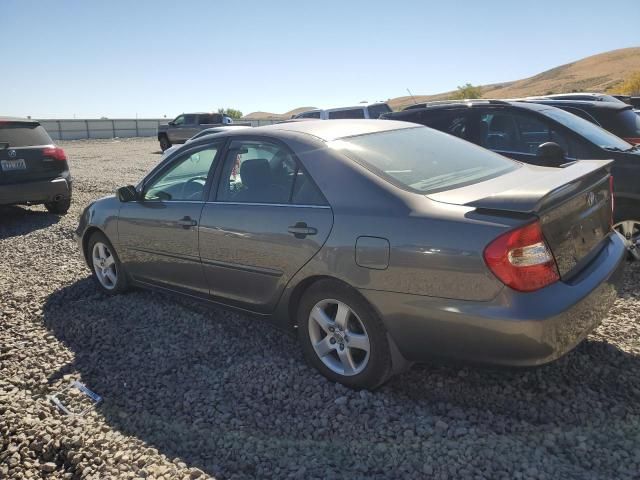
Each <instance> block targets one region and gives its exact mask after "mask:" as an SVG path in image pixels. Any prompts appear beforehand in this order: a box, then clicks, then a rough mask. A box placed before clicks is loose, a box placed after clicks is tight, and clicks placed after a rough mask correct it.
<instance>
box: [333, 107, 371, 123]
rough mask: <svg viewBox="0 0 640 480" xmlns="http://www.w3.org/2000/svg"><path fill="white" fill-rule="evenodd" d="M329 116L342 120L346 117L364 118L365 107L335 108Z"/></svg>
mask: <svg viewBox="0 0 640 480" xmlns="http://www.w3.org/2000/svg"><path fill="white" fill-rule="evenodd" d="M328 118H329V119H331V120H340V119H346V118H364V109H363V108H352V109H350V110H335V111H333V112H329V113H328Z"/></svg>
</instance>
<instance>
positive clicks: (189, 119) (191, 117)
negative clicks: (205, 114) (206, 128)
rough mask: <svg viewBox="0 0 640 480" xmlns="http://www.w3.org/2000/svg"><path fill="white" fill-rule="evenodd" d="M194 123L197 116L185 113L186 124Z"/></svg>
mask: <svg viewBox="0 0 640 480" xmlns="http://www.w3.org/2000/svg"><path fill="white" fill-rule="evenodd" d="M194 123H196V116H195V115H185V116H184V124H185V125H193V124H194Z"/></svg>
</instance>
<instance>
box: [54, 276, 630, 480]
mask: <svg viewBox="0 0 640 480" xmlns="http://www.w3.org/2000/svg"><path fill="white" fill-rule="evenodd" d="M44 317H45V322H46V325H47V326H48V328H49V329H50V330H51V331H52V332H53V334H54V335H55V336H56V337H57V338H58V339H59V340H61V341H62V342H64V343H65V344H66V345H67V346H68V347H69V348H70V349H71V350H72V351H73V352H74V354H75V360H74V362H73V363H72V364H69V365H67V366H65V367H63V368H62V369H61V370H60V371H58V372H55V373H52V375H51V377H50V379H49V380H50V382H53V381H55V380H56V379H59V378H60V377H61V376H62V375H64V374H67V373H75V372H77V373H79V374H80V376H81V378H82V381H83V382H85V383H86V384H87V386H88V387H89V388H90V389H92V390H94V391H95V392H97V393H99V394H100V395H102V396H103V397H104V403H103V404H102V406H101V407H99V408H100V413H101V414H102V415H103V416H104V418H105V419H106V421H107V422H108V423H109V424H110V425H111V426H112V427H113V428H116V429H118V430H120V431H122V432H124V433H126V434H128V435H132V436H136V437H137V438H139V439H141V440H143V441H145V442H148V443H149V444H150V445H151V446H153V447H155V448H157V449H158V450H159V451H160V453H163V454H165V455H166V456H167V457H168V458H169V459H173V458H175V457H180V458H181V459H182V460H183V461H185V462H186V463H187V464H188V465H189V466H192V467H198V468H201V469H203V470H204V471H205V472H207V473H208V474H210V475H214V476H220V477H221V478H229V477H230V476H232V475H233V474H235V475H236V476H239V477H272V478H273V477H275V478H281V477H286V476H289V475H291V476H293V477H298V478H308V477H319V478H337V477H341V478H342V477H349V476H351V477H354V478H364V477H368V478H375V477H386V476H389V475H390V473H391V472H394V475H393V476H394V477H395V478H403V477H404V478H416V475H417V476H418V477H419V476H424V475H426V476H429V472H430V471H431V470H430V469H432V468H435V469H436V471H443V470H442V469H444V471H445V472H447V471H448V472H450V474H451V471H452V470H451V469H452V468H453V471H454V474H452V476H451V477H450V478H461V477H462V476H463V475H458V474H460V473H462V472H463V471H464V468H465V466H466V465H471V462H474V463H473V465H475V467H474V468H476V469H479V470H476V471H483V472H484V475H485V477H486V478H498V477H501V476H503V475H502V474H501V473H502V472H509V471H512V470H510V469H512V468H513V465H514V464H517V465H521V464H522V463H521V462H522V461H525V463H526V462H529V465H532V466H533V467H536V468H539V469H544V470H545V471H552V472H555V474H554V475H555V477H556V478H592V477H593V478H596V477H610V478H613V477H617V478H621V477H624V475H619V476H618V475H615V472H618V473H624V471H619V470H618V468H624V467H622V466H621V463H620V461H619V460H616V458H617V457H616V456H615V455H612V452H614V451H615V450H616V449H617V448H618V446H619V445H620V444H621V442H627V441H628V440H629V439H633V438H636V439H637V438H638V432H637V425H635V426H634V422H631V421H629V419H632V418H638V415H640V408H639V404H640V359H639V358H638V357H635V356H632V355H628V354H626V353H624V352H622V351H621V350H619V349H617V348H615V347H613V346H611V345H608V344H606V343H602V342H594V341H587V342H584V343H583V344H581V345H580V346H579V348H578V349H577V350H576V351H574V352H573V353H571V354H569V355H568V356H566V357H565V358H563V359H561V360H559V361H557V362H555V363H553V364H551V365H547V366H544V367H541V368H537V369H533V370H511V369H487V368H475V367H474V368H471V367H459V366H457V367H453V366H447V365H428V366H426V365H425V366H418V367H415V368H413V369H412V370H411V371H409V372H406V373H405V374H403V375H401V376H399V377H397V378H395V379H394V380H392V381H391V382H390V383H388V384H387V385H386V386H384V387H383V388H382V389H380V390H379V391H377V392H374V393H368V392H352V391H348V390H347V389H345V388H343V387H342V386H340V385H334V384H331V383H329V382H327V381H326V380H324V379H323V378H321V377H320V376H319V374H317V373H316V372H315V371H314V370H313V369H311V368H310V367H307V366H306V365H305V364H304V362H303V359H302V357H301V354H300V351H299V349H298V346H297V344H296V342H295V340H294V339H293V338H291V337H289V336H288V335H285V334H282V333H280V332H278V331H277V330H275V329H273V328H271V327H269V326H267V325H265V324H264V323H262V322H261V321H260V320H258V319H252V318H248V317H245V316H241V315H238V314H235V313H231V312H229V311H226V310H223V309H220V308H211V307H208V306H202V305H200V304H194V303H189V302H186V301H182V300H177V299H172V298H166V296H163V295H159V294H154V293H148V292H142V291H136V292H132V293H130V294H127V295H121V296H117V297H107V296H106V295H103V294H102V293H100V292H99V291H98V290H97V288H96V287H95V286H94V284H93V282H92V281H91V280H90V279H85V280H82V281H79V282H77V283H75V284H73V285H71V286H68V287H66V288H63V289H61V290H58V291H56V292H55V293H54V294H52V295H51V296H50V297H49V298H48V301H47V302H46V305H45V307H44ZM605 439H606V441H604V440H605ZM585 442H586V443H585ZM591 442H593V443H591ZM586 445H589V448H587V447H586ZM592 447H593V448H597V452H598V454H597V455H595V456H594V453H593V452H594V450H593V449H592ZM451 451H456V452H457V453H456V456H451V454H450V452H451ZM465 452H467V453H465ZM469 452H471V453H469ZM594 458H597V459H598V461H597V462H595V464H594ZM522 459H526V460H522ZM514 462H515V463H514ZM587 465H590V467H587ZM548 469H551V470H548ZM465 478H466V477H465Z"/></svg>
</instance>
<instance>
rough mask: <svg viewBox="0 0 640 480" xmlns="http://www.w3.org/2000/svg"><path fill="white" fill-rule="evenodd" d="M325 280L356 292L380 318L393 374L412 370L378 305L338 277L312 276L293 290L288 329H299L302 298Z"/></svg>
mask: <svg viewBox="0 0 640 480" xmlns="http://www.w3.org/2000/svg"><path fill="white" fill-rule="evenodd" d="M324 280H329V281H332V282H335V283H338V284H341V285H343V286H344V287H345V288H348V289H349V290H351V291H353V292H355V293H356V295H358V296H359V297H360V298H362V300H363V301H364V302H366V303H367V305H369V307H370V308H371V309H372V310H373V311H374V312H375V314H376V315H377V316H378V318H379V319H380V321H381V322H382V325H383V327H384V329H385V334H386V336H387V341H388V342H389V349H390V353H391V371H392V374H394V375H395V374H397V373H401V372H403V371H405V370H407V369H408V368H410V367H411V365H412V364H413V363H412V362H410V361H408V360H407V359H406V358H405V357H404V355H403V354H402V353H401V351H400V349H399V348H398V344H397V343H396V341H395V339H394V338H393V336H392V335H391V333H389V330H388V329H387V327H386V325H385V322H384V318H383V315H382V312H380V310H379V309H378V308H377V307H376V305H374V304H373V303H371V302H370V301H369V299H367V297H366V296H365V295H363V294H362V293H361V292H360V291H359V290H358V289H357V288H355V287H353V286H351V285H349V283H347V282H346V281H344V280H341V279H339V278H336V277H332V276H330V275H312V276H309V277H307V278H305V279H303V280H301V281H300V282H298V284H297V285H296V286H295V287H294V288H293V291H292V292H291V294H290V295H289V298H288V300H287V322H288V323H287V327H288V329H289V330H293V329H295V328H297V322H296V312H297V310H298V306H299V305H300V300H302V297H303V295H304V294H305V292H306V291H307V290H308V289H309V288H311V286H312V285H315V284H316V283H318V282H321V281H324Z"/></svg>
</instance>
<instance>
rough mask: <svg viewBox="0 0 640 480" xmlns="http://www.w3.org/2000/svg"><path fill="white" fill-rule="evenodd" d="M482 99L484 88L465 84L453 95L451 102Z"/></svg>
mask: <svg viewBox="0 0 640 480" xmlns="http://www.w3.org/2000/svg"><path fill="white" fill-rule="evenodd" d="M480 97H482V88H481V87H476V86H474V85H471V84H470V83H465V84H464V85H462V86H459V87H458V91H457V92H455V93H454V94H453V95H451V100H462V99H465V98H480Z"/></svg>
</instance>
